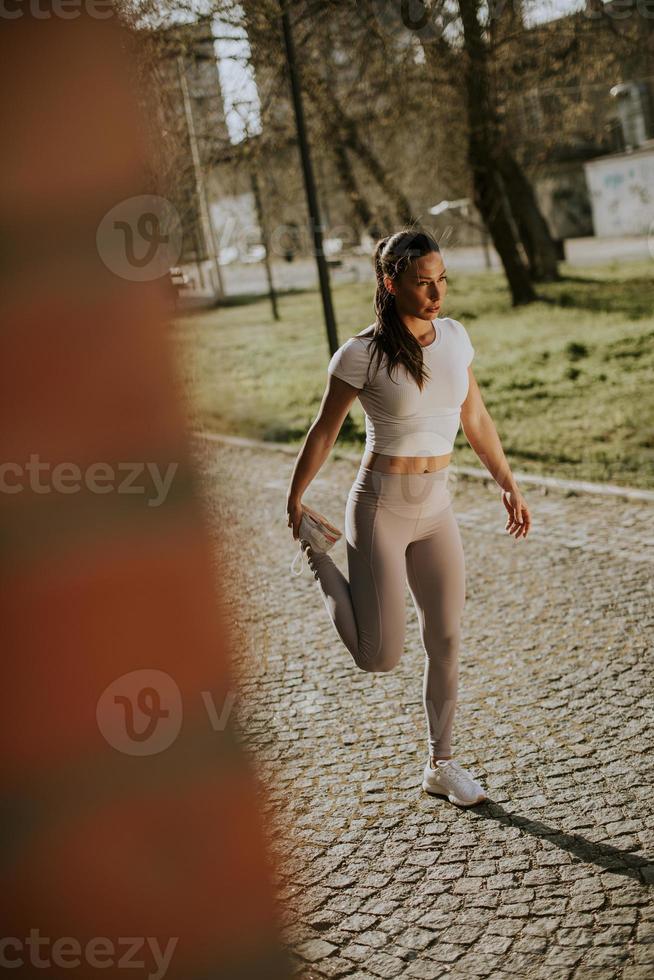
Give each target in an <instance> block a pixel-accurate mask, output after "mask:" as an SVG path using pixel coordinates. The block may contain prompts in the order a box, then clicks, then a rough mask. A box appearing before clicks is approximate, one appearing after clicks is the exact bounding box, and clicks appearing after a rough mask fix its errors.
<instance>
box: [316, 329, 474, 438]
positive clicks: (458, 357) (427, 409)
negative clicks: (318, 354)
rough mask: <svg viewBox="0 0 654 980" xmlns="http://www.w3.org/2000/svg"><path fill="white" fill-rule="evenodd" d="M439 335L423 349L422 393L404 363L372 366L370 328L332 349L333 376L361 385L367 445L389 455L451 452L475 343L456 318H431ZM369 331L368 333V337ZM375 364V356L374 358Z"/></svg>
mask: <svg viewBox="0 0 654 980" xmlns="http://www.w3.org/2000/svg"><path fill="white" fill-rule="evenodd" d="M433 323H434V327H435V328H436V338H435V339H434V341H433V343H431V344H428V345H427V346H426V347H423V348H422V354H423V362H424V364H425V367H426V368H427V374H428V380H427V382H426V384H425V386H424V388H423V390H422V391H420V389H419V388H418V385H417V384H416V381H415V379H414V378H413V376H412V375H411V374H409V373H408V372H407V370H406V368H405V367H404V365H403V364H399V365H397V367H396V369H394V370H393V371H392V380H391V379H390V378H389V376H388V371H387V369H386V365H387V358H386V355H385V354H383V355H382V359H381V362H380V365H379V370H378V371H376V370H375V366H373V367H370V372H368V367H369V365H370V361H371V358H372V355H373V352H374V345H373V344H372V337H371V331H370V327H367V328H366V329H365V331H362V332H361V333H360V334H357V335H356V336H355V337H350V339H349V340H346V341H345V343H344V344H342V345H341V347H339V349H338V350H337V351H336V352H335V353H334V355H333V357H332V358H331V360H330V362H329V366H328V368H327V370H328V373H329V374H333V375H334V376H335V377H337V378H340V379H341V380H342V381H346V382H347V383H348V384H350V385H352V386H353V387H354V388H357V389H359V396H358V397H359V401H360V402H361V405H362V406H363V410H364V412H365V416H366V449H370V450H372V451H373V452H378V453H381V454H382V455H388V456H440V455H445V454H448V453H451V452H452V449H453V446H454V440H455V438H456V435H457V432H458V430H459V425H460V420H461V405H462V404H463V402H464V401H465V399H466V396H467V394H468V385H469V379H468V365H469V364H470V363H471V361H472V359H473V357H474V353H475V350H474V347H473V345H472V341H471V340H470V337H469V336H468V332H467V330H466V328H465V327H464V326H463V324H462V323H460V322H459V321H458V320H454V319H452V317H439V318H438V319H436V320H434V321H433ZM366 334H367V336H366ZM373 360H374V363H375V365H376V356H375V357H374V358H373Z"/></svg>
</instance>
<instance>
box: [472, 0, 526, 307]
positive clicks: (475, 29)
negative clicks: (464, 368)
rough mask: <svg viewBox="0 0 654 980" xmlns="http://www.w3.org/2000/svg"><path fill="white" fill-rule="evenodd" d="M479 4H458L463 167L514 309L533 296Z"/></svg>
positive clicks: (475, 1) (473, 1)
mask: <svg viewBox="0 0 654 980" xmlns="http://www.w3.org/2000/svg"><path fill="white" fill-rule="evenodd" d="M477 9H478V0H459V10H460V13H461V20H462V22H463V31H464V42H465V62H466V63H465V71H464V79H465V87H466V97H467V107H468V126H469V141H468V163H469V165H470V168H471V171H472V177H473V185H474V198H475V204H476V205H477V208H478V209H479V211H480V213H481V215H482V217H483V219H484V222H485V223H486V226H487V227H488V230H489V232H490V236H491V238H492V240H493V245H494V246H495V248H496V250H497V253H498V255H499V256H500V259H501V261H502V265H503V266H504V271H505V272H506V277H507V280H508V283H509V288H510V290H511V297H512V301H513V305H514V306H518V305H521V304H523V303H531V302H533V301H534V300H535V299H536V293H535V292H534V288H533V285H532V282H531V279H530V276H529V270H528V268H527V266H526V264H525V262H524V261H523V259H522V256H521V255H520V252H519V250H518V242H517V238H516V233H515V230H514V226H513V221H512V214H511V208H510V205H509V201H508V196H507V191H506V187H505V182H504V180H503V177H502V170H501V165H500V153H501V135H500V127H499V122H498V119H497V114H496V112H495V111H494V108H493V106H492V100H491V96H490V82H489V77H488V65H487V50H486V45H485V42H484V39H483V36H482V31H481V26H480V24H479V18H478V16H477Z"/></svg>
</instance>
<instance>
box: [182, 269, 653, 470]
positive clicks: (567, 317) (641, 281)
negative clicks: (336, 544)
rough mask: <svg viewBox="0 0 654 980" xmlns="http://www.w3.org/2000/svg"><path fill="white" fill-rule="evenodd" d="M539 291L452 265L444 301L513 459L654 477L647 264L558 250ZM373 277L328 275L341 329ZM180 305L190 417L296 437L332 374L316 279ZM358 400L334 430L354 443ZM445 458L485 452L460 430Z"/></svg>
mask: <svg viewBox="0 0 654 980" xmlns="http://www.w3.org/2000/svg"><path fill="white" fill-rule="evenodd" d="M560 268H561V273H562V275H563V276H564V278H563V280H562V281H561V282H559V283H555V284H548V285H541V286H539V287H538V289H537V292H538V294H539V296H540V297H541V300H540V301H539V302H537V303H533V304H531V305H529V306H527V307H519V308H517V309H513V308H512V307H511V303H510V297H509V294H508V290H507V288H506V285H505V279H504V276H503V275H501V274H498V273H496V272H486V273H479V274H475V275H470V274H465V275H463V274H457V273H451V272H450V274H449V277H450V280H449V285H450V289H449V293H448V297H447V302H446V304H445V307H444V310H443V314H444V315H450V316H453V317H455V318H456V319H457V320H461V322H462V323H463V324H464V325H465V326H466V328H467V330H468V333H469V334H470V337H471V340H472V343H473V345H474V347H475V358H474V361H473V365H472V366H473V370H474V372H475V377H476V378H477V381H478V383H479V387H480V389H481V392H482V395H483V397H484V401H485V403H486V405H487V407H488V409H489V411H490V413H491V415H492V417H493V420H494V422H495V425H496V426H497V430H498V432H499V435H500V439H501V440H502V445H503V447H504V451H505V453H506V456H507V458H508V460H509V463H510V465H511V467H512V468H513V469H514V470H523V471H526V472H530V473H539V474H542V475H551V476H561V477H567V478H573V479H586V480H594V481H610V482H612V483H618V484H623V485H628V486H635V487H647V488H654V277H653V275H652V273H653V272H654V264H653V263H651V262H650V263H647V262H638V263H636V262H633V263H624V262H620V263H619V264H618V263H612V264H610V265H606V266H592V267H589V268H584V269H580V268H579V267H574V268H572V267H570V266H568V265H567V264H566V263H562V264H561V267H560ZM372 290H373V284H372V283H370V284H359V285H343V286H339V287H335V288H334V305H335V310H336V319H337V323H338V332H339V342H340V343H343V342H344V341H345V340H346V339H347V338H348V337H351V336H353V335H354V334H355V333H358V332H359V331H360V330H362V329H363V328H364V327H365V326H367V325H368V324H369V323H372V321H373V319H374V316H373V309H372V297H373V292H372ZM280 309H281V314H282V317H283V320H282V321H281V322H280V323H275V321H274V320H273V318H272V313H271V310H270V304H269V302H268V300H266V299H253V300H252V301H251V302H242V303H239V304H238V305H234V306H228V307H223V308H221V309H217V310H211V311H209V312H198V313H194V314H189V315H186V316H183V317H180V318H179V319H178V320H177V321H176V324H175V337H176V339H177V341H178V344H179V359H180V366H181V367H180V370H181V373H182V376H183V380H184V383H185V385H186V389H187V392H188V397H189V403H190V410H191V415H192V421H193V424H194V425H195V426H197V427H202V428H206V429H209V430H214V431H218V432H228V433H233V434H238V435H243V436H250V437H254V438H259V439H266V440H276V441H283V442H287V443H290V444H292V445H294V446H297V447H298V448H299V446H300V445H301V443H302V441H303V439H304V436H305V435H306V431H307V429H308V427H309V426H310V425H311V423H312V421H313V420H314V418H315V416H316V412H317V409H318V407H319V405H320V401H321V399H322V395H323V392H324V388H325V384H326V380H327V372H326V368H327V363H328V361H329V356H330V355H329V350H328V347H327V339H326V333H325V328H324V323H323V317H322V307H321V302H320V294H319V292H318V291H317V290H316V291H311V292H297V293H290V294H286V295H284V296H282V297H281V299H280ZM364 441H365V437H364V416H363V410H362V408H361V405H360V404H359V402H358V401H356V402H355V404H354V407H353V409H352V411H351V424H349V420H346V424H345V425H344V426H343V429H342V430H341V433H340V435H339V438H338V441H337V443H336V448H338V447H339V446H341V447H343V448H347V449H354V450H362V449H363V445H364ZM453 462H454V463H455V464H459V465H466V464H468V465H477V466H481V465H482V464H481V463H480V461H479V459H478V457H477V456H476V454H475V453H474V452H473V450H472V449H471V447H470V446H469V444H468V442H467V440H466V438H465V436H464V434H463V431H462V430H460V431H459V434H458V436H457V440H456V444H455V454H454V457H453Z"/></svg>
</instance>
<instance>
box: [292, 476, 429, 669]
mask: <svg viewBox="0 0 654 980" xmlns="http://www.w3.org/2000/svg"><path fill="white" fill-rule="evenodd" d="M367 472H368V471H364V473H367ZM361 480H363V481H364V482H361ZM361 480H359V481H357V482H356V483H355V484H354V486H353V487H352V490H351V491H350V494H349V496H348V501H347V506H346V510H345V540H346V544H347V561H348V574H349V581H348V579H346V578H345V576H344V575H343V573H342V572H341V571H340V569H339V568H338V567H337V565H336V564H335V563H334V561H333V559H332V558H331V556H330V555H329V554H312V559H311V560H312V564H313V566H314V567H315V571H316V577H317V580H318V583H319V586H320V591H321V593H322V596H323V599H324V602H325V606H326V608H327V611H328V613H329V616H330V618H331V620H332V623H333V625H334V628H335V629H336V632H337V633H338V634H339V636H340V638H341V640H342V641H343V643H344V644H345V646H346V647H347V649H348V650H349V652H350V653H351V654H352V656H353V658H354V661H355V663H356V664H357V666H358V667H360V668H361V669H362V670H367V671H388V670H392V669H393V667H395V665H396V664H397V663H398V661H399V659H400V657H401V656H402V651H403V649H404V639H405V632H406V562H405V551H406V547H407V544H408V542H409V541H410V540H411V536H412V534H413V531H414V528H415V520H413V521H412V520H410V519H407V518H406V517H402V516H400V515H398V514H397V513H396V512H395V511H394V510H393V509H392V508H389V507H387V506H385V497H384V491H383V487H384V485H385V484H384V481H383V480H381V481H379V480H375V481H373V480H372V479H370V478H369V477H367V476H365V477H363V478H361Z"/></svg>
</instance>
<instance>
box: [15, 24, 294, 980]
mask: <svg viewBox="0 0 654 980" xmlns="http://www.w3.org/2000/svg"><path fill="white" fill-rule="evenodd" d="M15 9H16V10H18V11H20V15H19V16H16V17H15V18H13V19H8V20H7V21H6V23H5V25H4V27H3V32H2V40H1V41H0V51H1V57H0V74H1V76H2V86H1V88H0V91H1V93H2V94H1V95H0V100H1V106H2V108H1V110H0V121H1V124H2V134H3V154H2V180H0V201H1V204H2V212H3V224H4V229H5V248H4V249H3V255H2V271H1V273H0V275H1V276H2V289H1V290H0V313H1V316H2V330H1V332H0V338H1V339H0V345H1V346H0V393H1V394H0V397H1V398H2V400H3V402H4V409H5V419H6V420H7V421H8V422H9V424H5V427H4V428H3V433H2V447H1V448H2V451H1V458H0V489H1V491H2V492H0V531H1V534H2V568H1V572H0V574H1V577H2V580H1V582H0V618H1V621H2V625H3V635H4V649H3V654H4V658H3V659H4V664H5V671H6V674H7V675H8V676H5V677H4V680H3V684H2V693H1V698H2V710H1V711H0V726H1V730H2V743H3V746H4V752H3V756H2V786H3V792H4V813H5V835H4V848H3V860H2V882H3V887H2V921H3V927H2V929H3V932H2V936H3V941H2V944H1V945H2V948H1V951H0V959H1V965H2V967H3V968H5V969H14V970H15V975H16V976H30V977H31V976H34V975H39V976H51V975H54V976H65V977H83V978H84V980H89V978H92V977H94V976H96V975H97V976H102V977H103V978H105V980H106V978H108V977H111V978H114V977H115V978H124V977H125V976H126V975H127V972H129V976H130V977H149V978H157V980H159V978H161V977H164V976H165V977H167V978H170V980H172V978H175V980H177V978H179V980H209V978H211V980H222V978H225V980H227V978H233V980H236V978H239V980H246V978H253V980H254V978H257V980H258V978H262V977H265V978H268V977H270V978H280V980H283V978H286V977H290V975H291V969H290V966H289V958H288V954H287V952H286V950H285V947H284V945H283V944H282V942H281V940H280V927H279V923H280V919H281V917H280V911H281V910H280V909H279V907H278V906H277V904H276V901H275V896H274V890H273V884H272V882H273V871H274V868H273V865H272V862H271V860H270V858H269V856H268V852H267V850H266V847H265V840H264V835H263V827H262V821H261V817H260V812H259V804H260V802H261V800H260V794H259V790H258V786H257V784H256V783H255V779H254V773H253V771H251V769H250V767H249V762H248V758H247V756H246V755H245V752H244V749H243V747H242V744H241V741H240V739H239V737H238V733H237V731H236V729H235V725H234V723H233V722H232V718H231V716H229V717H227V718H226V719H225V718H223V720H222V722H221V724H220V725H216V724H215V723H212V718H211V716H210V714H209V713H208V711H207V698H210V699H211V701H212V702H213V704H214V705H215V711H216V714H217V716H218V717H221V712H222V710H223V706H224V705H225V704H226V703H228V698H229V694H230V692H231V691H232V689H233V677H232V675H231V671H230V661H229V650H228V642H227V639H226V629H225V624H224V623H223V622H222V617H221V594H222V593H221V591H220V590H221V586H220V583H219V582H217V581H216V573H215V570H214V566H213V565H212V553H211V550H210V543H209V541H210V538H209V534H208V530H207V527H206V525H205V519H204V513H203V508H202V503H201V499H200V495H199V492H198V485H199V484H198V481H197V479H196V475H195V473H194V470H193V465H192V462H191V458H190V454H189V446H188V440H187V432H186V426H185V417H184V409H183V396H182V392H181V390H180V388H179V385H178V381H177V378H176V375H175V364H174V356H173V353H172V351H171V349H170V347H169V343H168V340H167V336H166V318H167V316H168V314H169V312H170V311H169V307H168V305H167V304H168V299H167V291H166V290H167V286H166V284H165V277H164V276H163V275H158V276H153V277H150V278H147V276H142V278H141V279H140V280H139V279H138V278H134V277H133V276H130V270H129V267H128V266H125V267H124V268H125V275H121V272H120V269H121V266H120V262H121V261H126V260H125V259H124V257H123V258H122V259H121V257H120V255H119V254H118V252H117V248H118V246H117V244H116V243H117V242H118V244H120V237H119V236H118V237H117V238H115V239H113V238H111V234H112V233H113V230H114V229H115V228H117V227H119V226H120V228H122V231H123V232H126V231H127V230H129V227H128V226H129V221H128V220H125V221H123V222H122V225H121V222H120V221H119V220H118V219H117V222H113V220H112V221H109V222H106V221H105V224H104V225H103V224H102V222H103V219H105V216H106V215H107V214H109V212H112V209H115V208H116V207H117V206H119V210H118V212H117V213H118V214H120V207H122V202H125V201H130V200H131V199H132V198H138V197H139V196H140V195H147V194H150V193H151V189H150V187H149V185H148V184H147V183H146V176H145V175H146V160H147V152H146V147H145V144H144V142H143V140H142V138H141V135H140V134H141V133H142V132H143V126H142V120H140V118H139V115H138V112H137V108H136V106H135V102H134V99H133V96H132V94H131V92H132V89H131V88H130V64H129V63H128V61H127V54H126V51H127V50H128V48H127V46H126V45H125V44H124V40H125V34H124V33H123V29H122V28H121V27H119V25H118V22H117V18H116V16H115V15H114V12H113V11H112V10H111V8H106V7H105V8H103V13H104V14H106V13H107V12H109V14H110V16H108V17H106V16H105V17H102V18H100V17H96V16H90V15H89V14H88V12H87V10H86V8H85V6H84V5H83V4H80V5H79V10H78V14H77V16H75V17H66V18H64V17H63V16H60V15H57V14H56V12H54V11H55V8H53V12H52V13H50V14H49V15H47V16H45V15H44V11H45V10H46V8H45V7H44V6H43V5H40V6H39V11H40V13H41V16H39V17H36V18H35V17H33V16H32V15H31V13H30V5H27V4H25V5H22V6H21V5H17V6H16V8H15ZM130 213H132V212H130V211H129V207H127V211H126V214H127V215H128V216H129V214H130ZM151 217H152V216H151V215H150V218H151ZM148 220H149V219H148ZM105 227H107V228H108V229H109V231H108V232H107V234H108V235H109V238H107V239H106V240H105V239H104V238H103V237H102V235H103V234H105V232H104V231H101V232H99V231H98V229H102V228H105ZM126 239H127V234H125V240H126Z"/></svg>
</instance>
